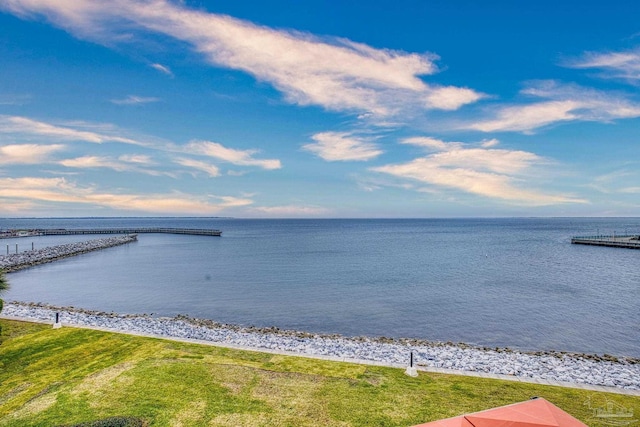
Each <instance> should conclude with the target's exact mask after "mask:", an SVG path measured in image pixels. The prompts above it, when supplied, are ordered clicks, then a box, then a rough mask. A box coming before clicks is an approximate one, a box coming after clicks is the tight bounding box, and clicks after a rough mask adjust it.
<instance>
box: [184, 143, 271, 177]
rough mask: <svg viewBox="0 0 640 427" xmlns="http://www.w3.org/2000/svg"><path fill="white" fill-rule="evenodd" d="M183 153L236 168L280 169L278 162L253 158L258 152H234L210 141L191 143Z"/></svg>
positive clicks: (185, 147)
mask: <svg viewBox="0 0 640 427" xmlns="http://www.w3.org/2000/svg"><path fill="white" fill-rule="evenodd" d="M183 152H184V153H190V154H199V155H202V156H207V157H213V158H216V159H220V160H223V161H225V162H229V163H231V164H234V165H238V166H258V167H261V168H263V169H267V170H272V169H280V168H281V167H282V165H281V163H280V160H277V159H256V158H254V157H253V156H254V154H257V153H258V150H235V149H233V148H228V147H225V146H223V145H222V144H219V143H217V142H211V141H191V142H190V143H188V144H187V145H185V146H184V149H183Z"/></svg>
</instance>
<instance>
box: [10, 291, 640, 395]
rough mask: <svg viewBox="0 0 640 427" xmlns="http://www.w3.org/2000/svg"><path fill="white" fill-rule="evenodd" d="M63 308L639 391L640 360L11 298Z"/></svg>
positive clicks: (164, 329) (261, 345)
mask: <svg viewBox="0 0 640 427" xmlns="http://www.w3.org/2000/svg"><path fill="white" fill-rule="evenodd" d="M55 313H60V321H61V322H63V323H65V324H71V325H81V326H89V327H97V328H108V329H116V330H119V331H126V332H134V333H141V334H152V335H160V336H166V337H173V338H187V339H196V340H204V341H210V342H213V343H218V344H222V345H229V346H239V347H245V348H252V349H255V350H261V349H266V350H272V351H283V352H288V353H295V354H301V355H311V356H324V357H334V358H345V359H358V360H363V361H371V362H379V363H384V364H388V365H392V366H403V365H405V366H406V364H407V363H408V355H409V353H410V352H413V354H414V358H415V359H414V360H415V362H416V364H417V366H418V368H420V367H425V368H444V369H451V370H458V371H466V372H477V373H486V374H493V375H507V376H513V377H517V378H522V379H526V380H534V381H535V380H543V381H556V382H567V383H575V384H590V385H596V386H606V387H617V388H621V389H627V390H640V360H638V359H633V358H616V357H613V356H608V355H604V356H598V355H587V354H573V353H564V352H536V353H527V352H521V351H516V350H510V349H488V348H477V347H472V346H468V345H464V344H453V343H437V342H429V341H421V340H409V339H390V338H369V337H356V338H348V337H343V336H340V335H319V334H311V333H305V332H298V331H283V330H280V329H278V328H256V327H242V326H237V325H226V324H220V323H216V322H213V321H210V320H201V319H192V318H189V317H186V316H177V317H175V318H159V317H153V316H150V315H118V314H114V313H104V312H94V311H88V310H82V309H77V308H74V307H54V306H50V305H46V304H33V303H21V302H10V303H6V304H5V308H4V310H3V312H2V314H3V315H6V316H14V317H21V318H28V319H33V320H38V321H51V322H53V319H55Z"/></svg>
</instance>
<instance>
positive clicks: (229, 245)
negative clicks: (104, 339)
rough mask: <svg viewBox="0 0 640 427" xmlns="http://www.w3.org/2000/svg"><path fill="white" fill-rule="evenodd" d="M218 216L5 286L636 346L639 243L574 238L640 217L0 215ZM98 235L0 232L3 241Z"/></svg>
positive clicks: (479, 337) (25, 295)
mask: <svg viewBox="0 0 640 427" xmlns="http://www.w3.org/2000/svg"><path fill="white" fill-rule="evenodd" d="M109 227H114V228H115V227H185V228H217V229H220V230H222V232H223V234H222V237H209V236H185V235H171V234H140V235H139V236H138V241H137V242H135V243H132V244H128V245H124V246H119V247H115V248H110V249H105V250H101V251H97V252H91V253H87V254H83V255H80V256H76V257H73V258H67V259H64V260H60V261H56V262H54V263H50V264H45V265H40V266H37V267H33V268H30V269H27V270H23V271H19V272H15V273H10V274H8V276H7V277H8V279H9V282H10V284H11V289H10V290H9V292H8V293H7V294H5V296H4V298H5V300H8V301H25V302H43V303H49V304H53V305H59V306H74V307H78V308H85V309H91V310H99V311H107V312H112V311H113V312H117V313H122V314H124V313H131V314H143V313H146V314H153V315H157V316H174V315H177V314H185V315H189V316H192V317H198V318H206V319H212V320H215V321H218V322H223V323H233V324H240V325H245V326H249V325H254V326H262V327H266V326H276V327H278V328H281V329H295V330H302V331H309V332H314V333H330V334H331V333H338V334H342V335H347V336H359V335H366V336H375V337H378V336H387V337H407V338H420V339H428V340H434V341H445V342H448V341H451V342H465V343H469V344H472V345H478V346H487V347H511V348H517V349H522V350H558V351H572V352H584V353H598V354H604V353H607V354H613V355H616V356H631V357H640V268H639V267H640V262H639V261H640V251H638V250H631V249H616V248H605V247H595V246H582V245H571V244H570V238H571V237H572V236H574V235H595V234H613V233H616V234H623V233H627V234H631V233H635V234H638V233H640V218H495V219H281V220H275V219H273V220H269V219H260V220H258V219H227V218H53V219H48V218H33V219H9V218H5V219H0V230H2V229H9V228H13V229H16V228H17V229H30V228H109ZM98 237H104V236H46V237H25V238H16V239H1V240H0V253H5V252H6V251H7V250H8V251H9V252H12V253H13V252H15V250H16V245H18V248H17V250H19V251H22V250H27V249H31V247H32V246H33V247H34V248H36V249H38V248H42V247H45V246H53V245H57V244H63V243H68V242H72V241H82V240H89V239H92V238H98Z"/></svg>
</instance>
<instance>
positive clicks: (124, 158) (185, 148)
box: [0, 115, 282, 176]
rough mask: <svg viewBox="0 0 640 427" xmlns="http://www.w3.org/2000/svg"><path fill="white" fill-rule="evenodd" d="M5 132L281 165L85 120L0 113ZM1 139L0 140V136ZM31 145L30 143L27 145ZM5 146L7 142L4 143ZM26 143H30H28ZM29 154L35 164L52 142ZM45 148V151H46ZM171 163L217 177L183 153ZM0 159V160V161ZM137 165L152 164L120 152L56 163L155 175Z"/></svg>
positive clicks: (16, 147)
mask: <svg viewBox="0 0 640 427" xmlns="http://www.w3.org/2000/svg"><path fill="white" fill-rule="evenodd" d="M2 134H5V135H8V139H9V140H12V141H13V140H33V139H38V138H39V139H41V140H42V141H43V142H45V141H50V140H56V141H61V142H69V143H71V142H76V141H79V142H90V143H96V144H102V143H106V142H116V143H123V144H128V145H135V146H140V147H144V148H145V149H148V150H154V151H157V152H161V153H170V154H180V155H185V154H188V155H191V156H193V155H198V156H204V157H209V158H215V159H218V160H221V161H224V162H228V163H231V164H234V165H237V166H247V167H259V168H262V169H266V170H274V169H280V168H281V167H282V165H281V163H280V160H278V159H259V158H256V157H255V155H256V154H258V153H259V150H236V149H233V148H229V147H225V146H224V145H222V144H219V143H216V142H210V141H191V142H189V143H187V144H185V145H180V144H176V143H174V142H171V141H164V140H161V139H159V138H152V137H142V138H136V139H134V138H131V137H129V136H127V132H126V131H123V130H122V129H118V128H117V127H115V126H112V125H108V124H100V123H85V122H64V123H55V124H54V123H48V122H44V121H41V120H35V119H32V118H28V117H22V116H6V115H0V135H2ZM0 142H1V139H0ZM31 145H33V144H31ZM5 146H8V145H5ZM20 146H23V147H27V146H28V145H25V144H22V145H21V144H12V147H11V148H9V149H5V152H6V153H7V155H6V157H5V160H4V162H5V163H7V162H9V159H10V157H9V154H8V153H9V151H8V150H12V152H13V153H14V154H13V155H12V157H11V158H16V156H17V155H18V151H19V150H20V148H19V147H20ZM29 146H30V145H29ZM33 146H34V148H33V150H32V153H31V154H32V156H33V159H34V161H33V162H32V163H37V162H36V161H35V159H36V158H37V157H35V156H36V155H37V153H44V152H51V151H53V149H51V148H49V149H47V148H44V147H47V146H49V147H52V145H47V144H44V143H43V144H40V145H33ZM55 147H56V148H55V150H60V149H61V147H62V146H61V145H55ZM47 150H48V151H47ZM23 151H25V152H24V153H23V154H21V155H22V156H23V158H24V159H26V158H27V157H26V156H27V155H28V153H27V152H26V151H28V149H27V148H25V149H24V150H23ZM43 156H44V155H43V154H41V155H40V158H41V159H44V157H43ZM172 161H173V162H174V163H178V164H180V165H182V166H187V167H190V168H193V169H197V170H200V171H203V172H206V173H207V174H209V176H218V175H219V174H220V173H219V169H218V168H217V166H214V165H210V164H208V163H206V162H204V161H202V160H196V159H191V160H189V159H187V158H186V157H184V156H179V157H178V159H177V160H176V159H174V160H172ZM2 162H3V161H2V159H0V163H2ZM134 163H135V164H137V165H138V166H144V165H146V166H150V165H152V164H155V163H154V162H153V161H152V160H151V158H150V157H149V156H148V155H141V154H136V155H132V154H123V155H121V156H119V157H117V158H107V157H101V156H96V155H91V154H90V155H87V156H81V157H78V158H73V159H67V160H64V161H61V162H59V164H61V165H63V166H66V167H74V168H97V167H102V168H109V169H113V170H116V171H137V172H142V173H145V174H151V175H158V174H159V173H158V172H155V171H152V170H149V169H143V168H138V167H134V166H132V165H131V164H134Z"/></svg>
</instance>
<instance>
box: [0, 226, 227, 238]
mask: <svg viewBox="0 0 640 427" xmlns="http://www.w3.org/2000/svg"><path fill="white" fill-rule="evenodd" d="M143 233H167V234H189V235H193V236H221V235H222V231H220V230H214V229H205V228H153V227H141V228H70V229H67V228H37V229H33V230H25V231H21V232H20V234H17V233H16V234H15V235H8V236H6V237H31V236H69V235H78V234H143Z"/></svg>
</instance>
